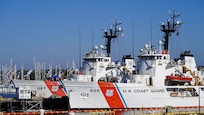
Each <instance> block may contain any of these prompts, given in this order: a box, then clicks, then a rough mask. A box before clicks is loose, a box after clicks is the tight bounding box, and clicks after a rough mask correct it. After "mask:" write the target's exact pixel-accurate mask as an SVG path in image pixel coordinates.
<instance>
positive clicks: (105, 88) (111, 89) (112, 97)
mask: <svg viewBox="0 0 204 115" xmlns="http://www.w3.org/2000/svg"><path fill="white" fill-rule="evenodd" d="M98 85H99V87H100V89H101V91H102V92H103V95H104V97H105V99H106V101H107V103H108V105H109V107H110V108H124V105H123V103H122V100H121V99H120V96H119V94H118V92H117V89H116V88H115V86H114V84H113V83H105V82H98Z"/></svg>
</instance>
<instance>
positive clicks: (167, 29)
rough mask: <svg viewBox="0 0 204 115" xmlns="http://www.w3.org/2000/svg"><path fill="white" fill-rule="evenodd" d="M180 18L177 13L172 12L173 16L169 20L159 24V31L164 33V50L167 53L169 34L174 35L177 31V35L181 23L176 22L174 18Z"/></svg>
mask: <svg viewBox="0 0 204 115" xmlns="http://www.w3.org/2000/svg"><path fill="white" fill-rule="evenodd" d="M178 16H180V14H179V13H175V12H174V10H173V14H172V16H171V19H172V21H173V22H172V23H171V20H170V19H168V20H167V22H166V24H165V23H164V22H162V23H161V31H162V32H164V50H166V51H168V49H169V48H168V44H169V36H171V33H174V32H175V31H177V34H176V35H178V34H179V31H180V30H179V27H180V26H181V24H182V22H181V21H180V20H176V18H177V17H178Z"/></svg>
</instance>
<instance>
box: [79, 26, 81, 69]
mask: <svg viewBox="0 0 204 115" xmlns="http://www.w3.org/2000/svg"><path fill="white" fill-rule="evenodd" d="M79 67H81V30H80V28H79Z"/></svg>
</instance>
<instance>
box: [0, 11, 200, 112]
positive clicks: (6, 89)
mask: <svg viewBox="0 0 204 115" xmlns="http://www.w3.org/2000/svg"><path fill="white" fill-rule="evenodd" d="M179 16H180V15H179V14H178V13H175V12H173V14H172V15H171V17H170V18H169V19H168V20H167V21H166V22H162V23H161V28H160V29H161V32H163V34H164V36H163V38H164V40H160V41H159V42H158V45H159V46H158V48H156V47H155V46H153V44H152V41H150V43H149V44H145V45H144V48H143V49H141V50H140V51H139V55H138V56H137V57H132V56H131V55H123V57H122V59H121V60H114V61H113V60H112V58H111V43H112V42H111V41H112V40H113V39H116V38H118V36H120V35H121V34H122V32H123V28H122V27H121V24H122V23H121V22H117V21H115V22H114V23H113V24H112V25H111V26H109V28H108V29H106V30H104V32H103V37H104V38H105V46H103V45H100V46H95V47H93V49H92V50H91V51H90V52H88V53H86V54H85V57H84V58H83V61H82V67H81V68H79V69H76V68H64V69H63V68H61V66H60V65H59V66H58V67H56V69H53V68H52V66H51V65H50V66H49V69H47V70H46V69H45V65H44V63H38V62H36V60H35V58H34V67H35V70H26V71H25V70H24V67H23V66H21V70H18V71H17V70H16V66H15V64H14V65H13V63H12V60H11V65H10V66H7V65H5V66H4V65H3V66H1V72H0V76H1V86H0V96H1V97H0V111H1V112H0V115H29V114H36V115H37V114H40V115H44V114H45V115H51V114H69V115H86V114H87V115H107V114H108V115H146V114H147V115H150V114H152V115H172V114H173V115H202V114H204V101H203V100H204V67H202V66H200V67H198V66H197V64H196V59H195V57H194V55H193V54H192V53H191V52H190V51H189V50H186V51H183V52H182V53H181V54H180V56H179V57H178V58H174V59H172V58H171V57H170V53H169V37H170V36H171V34H174V32H176V34H179V32H180V31H179V28H180V26H181V25H182V22H181V21H180V20H177V17H179ZM170 19H171V20H170ZM135 58H137V59H135Z"/></svg>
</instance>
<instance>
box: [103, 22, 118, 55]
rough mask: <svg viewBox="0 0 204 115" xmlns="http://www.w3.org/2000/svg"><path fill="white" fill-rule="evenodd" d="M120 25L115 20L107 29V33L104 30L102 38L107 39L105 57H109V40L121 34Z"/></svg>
mask: <svg viewBox="0 0 204 115" xmlns="http://www.w3.org/2000/svg"><path fill="white" fill-rule="evenodd" d="M120 24H121V22H117V21H116V20H115V23H114V24H113V25H112V26H113V27H112V26H110V27H109V31H107V30H104V35H103V36H104V37H105V38H106V39H107V41H106V44H105V46H106V52H107V56H108V57H110V53H111V40H112V39H113V38H117V37H118V35H119V33H120V32H122V28H121V27H120V26H119V25H120Z"/></svg>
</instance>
